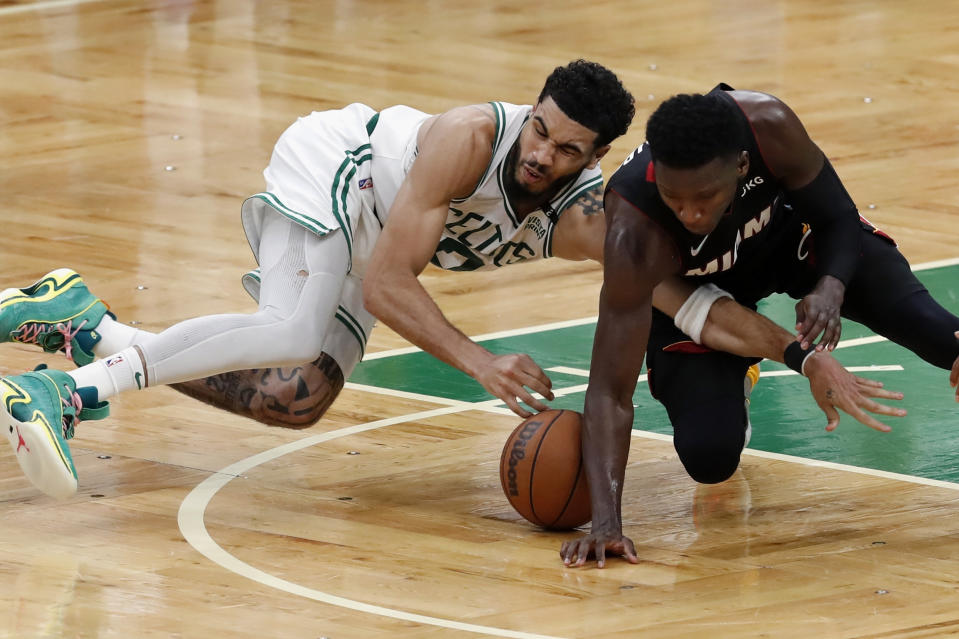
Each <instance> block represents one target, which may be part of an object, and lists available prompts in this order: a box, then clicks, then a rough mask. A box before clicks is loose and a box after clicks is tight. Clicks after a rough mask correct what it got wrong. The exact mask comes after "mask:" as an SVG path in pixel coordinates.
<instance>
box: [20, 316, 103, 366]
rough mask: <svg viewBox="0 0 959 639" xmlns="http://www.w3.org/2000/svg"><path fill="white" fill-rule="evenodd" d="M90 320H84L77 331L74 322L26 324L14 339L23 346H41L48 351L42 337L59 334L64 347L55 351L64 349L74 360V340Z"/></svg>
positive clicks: (58, 347)
mask: <svg viewBox="0 0 959 639" xmlns="http://www.w3.org/2000/svg"><path fill="white" fill-rule="evenodd" d="M87 321H88V320H86V319H84V320H83V321H82V322H80V324H78V325H77V328H76V330H74V329H73V320H67V322H66V323H63V322H61V323H59V324H55V325H54V324H41V323H39V322H35V323H33V324H24V325H23V328H21V329H20V330H19V331H17V332H16V333H14V334H13V335H12V337H13V338H14V339H15V340H16V341H18V342H20V343H21V344H39V345H40V346H42V347H43V349H44V350H48V349H47V344H46V342H47V340H41V338H42V337H44V336H46V335H49V334H51V333H59V334H60V335H62V336H63V346H62V347H60V346H59V345H58V346H57V348H54V349H53V350H54V351H57V350H60V348H63V351H64V352H65V353H66V354H67V357H69V358H70V359H73V338H74V337H76V336H77V334H78V333H79V332H80V331H81V330H82V329H83V325H84V324H86V323H87Z"/></svg>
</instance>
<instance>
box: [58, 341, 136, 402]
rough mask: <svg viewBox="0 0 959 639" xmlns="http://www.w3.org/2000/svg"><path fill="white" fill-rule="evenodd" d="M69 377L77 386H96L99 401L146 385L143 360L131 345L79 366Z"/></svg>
mask: <svg viewBox="0 0 959 639" xmlns="http://www.w3.org/2000/svg"><path fill="white" fill-rule="evenodd" d="M70 377H72V378H73V380H74V381H75V382H76V383H77V388H83V387H84V386H93V387H94V388H96V389H97V398H98V399H99V400H100V401H103V400H105V399H108V398H110V397H113V396H114V395H117V394H119V393H122V392H123V391H128V390H138V389H141V388H143V387H144V386H146V382H145V379H144V372H143V361H142V360H141V359H140V353H139V351H138V350H137V349H136V348H135V347H133V346H131V347H129V348H126V349H124V350H122V351H120V352H119V353H115V354H113V355H109V356H107V357H104V358H103V359H98V360H97V361H95V362H93V363H92V364H87V365H86V366H81V367H80V368H78V369H76V370H75V371H73V372H72V373H70Z"/></svg>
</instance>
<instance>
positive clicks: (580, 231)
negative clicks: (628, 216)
mask: <svg viewBox="0 0 959 639" xmlns="http://www.w3.org/2000/svg"><path fill="white" fill-rule="evenodd" d="M605 238H606V216H605V215H604V213H603V187H602V186H597V187H594V188H592V189H590V190H588V191H586V192H585V193H583V194H582V195H581V196H579V198H577V199H576V201H575V202H573V204H571V205H570V206H569V208H567V209H566V210H565V211H563V213H562V214H561V215H560V217H559V221H558V222H557V223H556V230H555V231H554V232H553V255H554V256H556V257H561V258H563V259H565V260H576V261H579V260H594V261H596V262H599V263H600V264H602V262H603V242H604V241H605Z"/></svg>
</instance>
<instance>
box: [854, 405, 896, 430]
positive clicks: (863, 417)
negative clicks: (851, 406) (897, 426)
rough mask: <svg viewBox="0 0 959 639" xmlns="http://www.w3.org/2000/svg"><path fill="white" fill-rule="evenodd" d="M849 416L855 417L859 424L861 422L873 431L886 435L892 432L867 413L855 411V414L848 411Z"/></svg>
mask: <svg viewBox="0 0 959 639" xmlns="http://www.w3.org/2000/svg"><path fill="white" fill-rule="evenodd" d="M877 405H878V404H877ZM849 414H850V415H852V416H853V417H855V418H856V419H858V420H859V421H860V422H862V423H863V424H865V425H866V426H868V427H869V428H872V429H873V430H878V431H879V432H881V433H888V432H889V431H891V430H892V428H891V427H889V426H886V425H885V424H883V423H882V422H881V421H879V420H878V419H876V418H875V417H873V416H872V415H870V414H869V413H867V412H865V411H862V410H859V409H857V410H856V411H855V412H852V411H850V412H849Z"/></svg>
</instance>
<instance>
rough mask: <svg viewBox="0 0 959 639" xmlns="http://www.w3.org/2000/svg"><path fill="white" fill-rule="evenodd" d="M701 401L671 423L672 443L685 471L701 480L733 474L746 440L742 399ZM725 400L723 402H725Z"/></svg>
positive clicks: (709, 481) (717, 479) (715, 481)
mask: <svg viewBox="0 0 959 639" xmlns="http://www.w3.org/2000/svg"><path fill="white" fill-rule="evenodd" d="M727 403H728V405H716V404H712V405H701V406H699V408H698V409H694V410H692V411H690V412H689V413H688V414H685V415H683V416H682V417H681V418H680V419H679V420H678V421H675V422H674V423H673V428H674V429H675V432H676V435H675V436H674V437H673V446H674V447H675V448H676V452H677V453H678V454H679V459H680V461H682V463H683V466H684V467H685V468H686V472H687V473H689V476H690V477H692V478H693V479H694V480H695V481H697V482H699V483H701V484H718V483H719V482H722V481H726V480H727V479H729V478H730V477H732V475H733V473H735V472H736V469H737V468H738V467H739V458H740V455H741V453H742V450H743V444H744V442H745V440H746V433H745V412H744V411H743V410H742V400H738V403H739V405H738V406H737V405H736V401H730V402H727ZM727 403H724V404H727Z"/></svg>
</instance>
